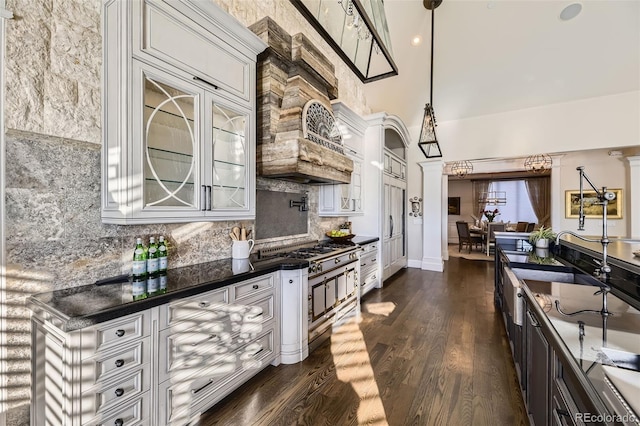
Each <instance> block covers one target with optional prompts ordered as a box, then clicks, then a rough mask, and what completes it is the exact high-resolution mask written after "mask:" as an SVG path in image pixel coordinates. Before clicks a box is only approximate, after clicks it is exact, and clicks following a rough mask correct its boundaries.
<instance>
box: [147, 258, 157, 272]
mask: <svg viewBox="0 0 640 426" xmlns="http://www.w3.org/2000/svg"><path fill="white" fill-rule="evenodd" d="M147 272H148V273H150V274H153V273H155V272H158V259H157V258H155V259H147Z"/></svg>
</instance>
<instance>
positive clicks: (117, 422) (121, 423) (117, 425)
mask: <svg viewBox="0 0 640 426" xmlns="http://www.w3.org/2000/svg"><path fill="white" fill-rule="evenodd" d="M113 424H115V425H116V426H122V425H123V424H124V420H122V419H116V421H115V422H113Z"/></svg>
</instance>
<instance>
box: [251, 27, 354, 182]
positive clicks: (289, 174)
mask: <svg viewBox="0 0 640 426" xmlns="http://www.w3.org/2000/svg"><path fill="white" fill-rule="evenodd" d="M249 29H251V30H252V31H253V32H254V33H255V34H257V35H258V36H259V37H260V38H261V39H262V40H263V41H264V42H266V43H267V44H268V47H267V49H266V50H265V51H264V52H262V53H261V54H260V55H259V56H258V64H257V88H256V91H257V120H256V122H257V131H256V133H257V135H256V136H257V138H256V139H257V143H256V170H257V175H258V176H261V177H267V178H275V179H282V180H288V181H294V182H299V183H306V184H334V183H349V182H350V181H351V172H352V171H353V161H352V160H351V159H350V158H349V157H347V156H346V155H344V151H342V147H341V146H330V147H328V146H323V145H322V144H320V143H317V141H314V140H311V139H310V138H305V114H306V110H305V105H307V104H308V103H309V102H310V101H315V102H317V103H320V104H321V105H322V107H324V109H326V110H328V111H329V112H331V111H332V107H331V100H332V99H336V98H337V97H338V80H337V78H336V77H335V69H334V66H333V64H331V63H330V62H329V61H328V60H327V58H326V57H325V56H324V55H323V54H322V53H321V52H320V51H319V50H318V49H316V47H315V46H313V45H312V44H311V42H310V41H309V40H308V39H307V38H306V36H305V35H304V34H301V33H298V34H296V35H294V36H290V35H289V34H288V33H286V32H285V31H284V30H283V29H282V28H281V27H280V26H279V25H278V24H277V23H276V22H275V21H273V20H272V19H271V18H269V17H265V18H263V19H261V20H260V21H258V22H256V23H255V24H253V25H251V26H250V27H249ZM330 118H331V119H332V118H333V117H330ZM328 145H331V144H328Z"/></svg>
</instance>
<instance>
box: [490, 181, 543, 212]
mask: <svg viewBox="0 0 640 426" xmlns="http://www.w3.org/2000/svg"><path fill="white" fill-rule="evenodd" d="M489 191H504V192H505V193H506V197H507V204H506V205H504V206H494V205H489V204H487V205H486V206H485V208H484V210H494V209H496V208H497V209H498V210H499V211H500V216H498V217H497V218H496V220H498V221H503V222H518V221H521V222H538V219H537V218H536V215H535V213H534V212H533V207H532V206H531V200H530V199H529V193H528V192H527V187H526V185H525V181H524V180H502V181H493V182H491V185H490V186H489Z"/></svg>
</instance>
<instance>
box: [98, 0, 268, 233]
mask: <svg viewBox="0 0 640 426" xmlns="http://www.w3.org/2000/svg"><path fill="white" fill-rule="evenodd" d="M103 17H104V21H103V27H104V32H105V36H104V46H103V50H104V77H105V78H104V89H103V92H104V93H103V94H104V96H103V100H104V105H103V111H104V125H103V132H104V134H103V136H104V137H103V139H104V143H103V173H102V174H103V185H102V188H103V191H102V220H103V222H105V223H117V224H134V223H168V222H185V221H194V220H199V221H202V220H229V219H252V218H254V217H255V122H254V120H255V111H256V108H255V76H256V57H257V54H258V53H259V52H261V51H262V50H264V48H265V47H266V45H264V43H263V42H262V41H261V40H260V39H259V38H258V37H257V36H255V35H254V34H253V33H252V32H251V31H249V30H248V29H246V28H244V27H243V26H242V25H241V24H240V23H238V22H237V21H235V20H234V19H233V18H231V17H230V16H229V15H227V14H226V13H225V12H223V11H222V10H221V9H219V8H218V7H217V6H216V5H215V4H213V3H211V2H198V1H186V0H185V1H174V2H168V1H165V0H143V1H135V2H122V1H106V2H105V8H104V13H103ZM230 39H233V40H234V43H233V44H229V40H230Z"/></svg>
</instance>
